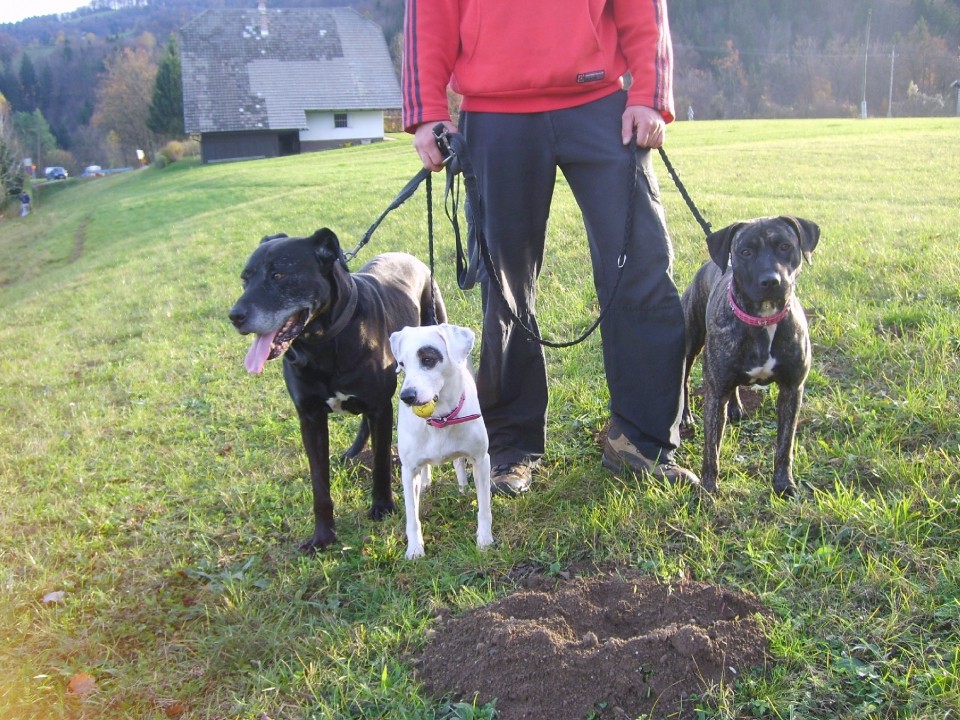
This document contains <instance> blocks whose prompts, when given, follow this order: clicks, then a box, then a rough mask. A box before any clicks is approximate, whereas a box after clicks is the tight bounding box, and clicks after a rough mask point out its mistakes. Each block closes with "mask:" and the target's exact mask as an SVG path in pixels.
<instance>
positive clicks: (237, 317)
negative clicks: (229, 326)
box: [229, 307, 247, 327]
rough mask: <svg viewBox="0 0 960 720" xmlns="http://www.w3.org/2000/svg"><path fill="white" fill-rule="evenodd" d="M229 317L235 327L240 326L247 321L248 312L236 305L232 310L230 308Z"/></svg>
mask: <svg viewBox="0 0 960 720" xmlns="http://www.w3.org/2000/svg"><path fill="white" fill-rule="evenodd" d="M229 317H230V322H232V323H233V325H234V327H240V326H241V325H243V324H244V323H245V322H246V321H247V313H246V312H245V311H244V310H242V309H240V308H238V307H234V308H233V309H232V310H230V315H229Z"/></svg>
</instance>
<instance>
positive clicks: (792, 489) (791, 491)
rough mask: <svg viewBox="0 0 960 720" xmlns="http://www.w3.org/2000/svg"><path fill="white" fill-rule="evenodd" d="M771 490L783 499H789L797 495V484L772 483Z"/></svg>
mask: <svg viewBox="0 0 960 720" xmlns="http://www.w3.org/2000/svg"><path fill="white" fill-rule="evenodd" d="M773 492H774V494H775V495H776V496H777V497H781V498H783V499H784V500H789V499H790V498H795V497H796V496H797V486H796V485H794V484H793V483H792V482H789V483H786V484H784V485H777V484H776V483H774V485H773Z"/></svg>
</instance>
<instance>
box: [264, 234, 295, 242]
mask: <svg viewBox="0 0 960 720" xmlns="http://www.w3.org/2000/svg"><path fill="white" fill-rule="evenodd" d="M285 237H290V236H289V235H287V234H286V233H277V234H276V235H264V236H263V237H262V238H261V239H260V244H261V245H263V244H264V243H265V242H270V241H271V240H279V239H280V238H285Z"/></svg>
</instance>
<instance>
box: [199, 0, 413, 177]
mask: <svg viewBox="0 0 960 720" xmlns="http://www.w3.org/2000/svg"><path fill="white" fill-rule="evenodd" d="M180 64H181V68H182V75H183V118H184V126H185V129H186V131H187V132H188V133H192V134H198V135H199V136H200V146H201V157H202V160H203V162H205V163H209V162H220V161H225V160H240V159H250V158H263V157H277V156H280V155H295V154H298V153H301V152H310V151H314V150H322V149H326V148H331V147H341V146H345V145H350V144H357V143H370V142H376V141H378V140H382V139H383V134H384V129H383V127H384V126H383V118H384V111H389V110H395V109H396V108H399V107H400V102H401V100H400V84H399V82H398V81H397V76H396V72H395V71H394V68H393V63H392V62H391V60H390V53H389V52H388V50H387V43H386V40H385V39H384V37H383V31H382V30H381V29H380V28H379V26H377V25H376V24H375V23H373V22H372V21H370V20H368V19H367V18H364V17H363V16H362V15H360V14H359V13H357V12H356V11H355V10H353V9H351V8H323V9H321V8H297V9H267V7H266V3H265V0H261V1H260V5H259V7H258V8H257V9H255V10H254V9H250V10H241V9H226V8H223V9H212V10H207V11H205V12H203V13H201V14H200V15H199V16H197V17H196V18H194V19H193V20H191V21H190V22H189V23H188V24H187V25H185V26H184V27H183V28H181V30H180Z"/></svg>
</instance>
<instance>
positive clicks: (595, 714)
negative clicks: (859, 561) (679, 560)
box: [415, 571, 770, 720]
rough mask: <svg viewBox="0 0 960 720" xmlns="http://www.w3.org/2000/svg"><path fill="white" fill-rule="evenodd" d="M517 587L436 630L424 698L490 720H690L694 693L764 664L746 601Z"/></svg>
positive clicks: (637, 585) (694, 586)
mask: <svg viewBox="0 0 960 720" xmlns="http://www.w3.org/2000/svg"><path fill="white" fill-rule="evenodd" d="M524 586H525V587H524V588H523V589H522V590H520V591H518V592H515V593H513V594H512V595H509V596H508V597H505V598H503V599H502V600H499V601H497V602H494V603H491V604H489V605H487V606H485V607H482V608H478V609H476V610H474V611H472V612H469V613H467V614H465V615H463V616H460V617H456V618H449V619H446V620H444V621H442V622H441V623H440V625H439V627H438V629H437V630H436V633H435V635H434V636H433V637H432V638H431V640H430V641H429V643H428V645H427V646H426V648H425V649H424V651H423V653H422V655H421V656H420V657H419V658H418V659H417V660H416V661H415V666H416V668H417V672H418V674H419V676H420V678H421V679H422V680H423V682H424V684H425V686H426V689H427V691H428V692H429V693H430V694H432V695H434V696H436V697H438V698H444V697H448V696H451V697H453V698H455V699H457V700H465V701H467V702H471V701H473V700H474V697H476V699H477V704H478V705H481V704H485V703H487V702H490V701H491V700H494V699H495V700H496V705H495V707H496V709H497V712H498V715H497V717H498V720H521V719H524V718H530V719H531V720H532V719H534V718H536V719H537V720H543V719H545V718H551V719H552V720H581V719H586V718H589V719H590V720H601V719H603V718H614V719H616V720H621V719H624V718H630V719H632V718H636V717H638V716H641V715H643V716H644V717H650V718H693V717H694V716H695V715H694V704H693V703H692V702H691V700H690V696H691V694H701V693H703V692H704V689H705V688H708V687H714V686H716V685H718V684H719V683H723V684H726V685H730V684H732V683H734V682H735V681H736V680H737V678H738V677H739V676H740V675H741V674H742V673H744V672H746V671H747V670H749V669H751V668H756V667H762V666H764V665H765V663H766V662H767V660H768V656H767V639H766V637H765V635H764V629H763V627H762V626H763V625H764V624H765V623H764V622H763V621H762V620H758V617H760V618H762V617H764V616H766V617H769V616H770V613H769V611H768V610H767V609H766V608H765V607H764V606H763V605H762V604H761V603H760V601H759V600H758V599H757V598H755V597H753V596H750V595H744V594H741V593H736V592H733V591H730V590H725V589H723V588H720V587H717V586H715V585H710V584H707V583H702V582H693V581H685V582H678V583H671V584H666V583H661V582H659V581H657V580H656V579H654V578H650V577H646V576H642V575H639V574H636V573H631V572H629V571H627V572H626V573H617V574H607V575H605V576H600V577H582V578H580V577H571V578H570V579H563V578H557V577H552V576H551V577H548V576H545V575H542V574H533V575H530V576H529V577H528V578H527V579H526V580H525V581H524ZM644 714H645V715H644Z"/></svg>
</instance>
